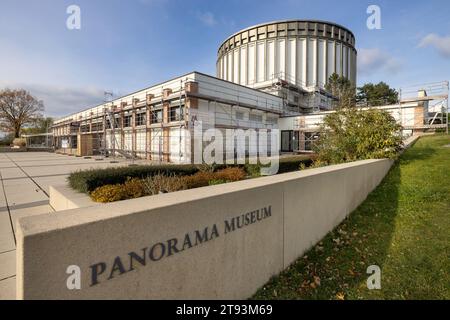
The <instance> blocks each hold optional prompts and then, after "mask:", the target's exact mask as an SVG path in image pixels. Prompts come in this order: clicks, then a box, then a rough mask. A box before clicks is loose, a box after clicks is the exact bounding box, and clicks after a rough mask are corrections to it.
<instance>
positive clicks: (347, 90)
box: [325, 73, 356, 107]
mask: <svg viewBox="0 0 450 320" xmlns="http://www.w3.org/2000/svg"><path fill="white" fill-rule="evenodd" d="M325 89H326V90H327V91H328V92H330V93H331V94H332V95H333V96H334V97H336V98H337V99H338V101H337V104H336V106H337V107H345V106H351V105H353V104H354V102H355V100H356V88H355V86H354V85H353V84H352V82H351V81H350V80H349V79H347V78H346V77H344V76H339V75H338V74H336V73H333V74H332V75H331V76H330V78H329V79H328V81H327V84H326V85H325Z"/></svg>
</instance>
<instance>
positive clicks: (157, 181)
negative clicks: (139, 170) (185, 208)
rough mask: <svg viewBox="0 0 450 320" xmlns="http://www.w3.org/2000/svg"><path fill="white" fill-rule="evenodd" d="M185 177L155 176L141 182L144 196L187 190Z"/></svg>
mask: <svg viewBox="0 0 450 320" xmlns="http://www.w3.org/2000/svg"><path fill="white" fill-rule="evenodd" d="M184 178H185V177H178V176H164V175H161V174H157V175H155V176H153V177H148V178H146V179H144V180H142V183H143V185H144V190H145V193H146V195H155V194H159V193H161V192H163V193H167V192H174V191H180V190H185V189H187V184H186V181H185V179H184Z"/></svg>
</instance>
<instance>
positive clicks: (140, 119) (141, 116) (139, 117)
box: [136, 112, 147, 126]
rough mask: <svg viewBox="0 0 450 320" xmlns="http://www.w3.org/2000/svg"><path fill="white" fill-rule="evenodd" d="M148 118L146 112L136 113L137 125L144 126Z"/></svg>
mask: <svg viewBox="0 0 450 320" xmlns="http://www.w3.org/2000/svg"><path fill="white" fill-rule="evenodd" d="M146 120H147V115H146V114H145V112H142V113H138V114H136V126H144V125H145V122H146Z"/></svg>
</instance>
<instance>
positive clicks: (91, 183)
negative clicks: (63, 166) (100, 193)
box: [68, 165, 198, 193]
mask: <svg viewBox="0 0 450 320" xmlns="http://www.w3.org/2000/svg"><path fill="white" fill-rule="evenodd" d="M196 172H198V168H197V167H195V166H192V165H161V166H136V167H118V168H106V169H92V170H84V171H77V172H73V173H72V174H71V175H70V176H69V178H68V180H69V184H70V186H71V187H72V188H73V189H75V190H77V191H79V192H83V193H89V192H92V191H94V190H95V189H97V188H98V187H101V186H104V185H114V184H124V183H125V182H126V181H127V179H129V178H139V179H145V178H147V177H151V176H155V175H158V174H162V175H166V176H169V175H180V176H183V175H192V174H194V173H196Z"/></svg>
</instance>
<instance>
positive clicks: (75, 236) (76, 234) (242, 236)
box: [17, 160, 392, 299]
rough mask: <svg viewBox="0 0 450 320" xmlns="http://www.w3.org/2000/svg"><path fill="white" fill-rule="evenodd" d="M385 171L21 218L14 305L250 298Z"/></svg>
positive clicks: (310, 174)
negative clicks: (91, 300) (33, 301)
mask: <svg viewBox="0 0 450 320" xmlns="http://www.w3.org/2000/svg"><path fill="white" fill-rule="evenodd" d="M391 165H392V161H390V160H366V161H360V162H355V163H351V164H343V165H337V166H331V167H326V168H320V169H312V170H307V171H302V172H295V173H288V174H282V175H278V176H274V177H264V178H259V179H253V180H247V181H241V182H236V183H230V184H226V185H219V186H212V187H206V188H200V189H195V190H187V191H181V192H176V193H171V194H164V195H159V196H153V197H145V198H140V199H135V200H128V201H123V202H118V203H112V204H107V205H101V206H95V207H90V208H80V209H74V210H68V211H62V212H58V213H57V214H47V215H41V216H35V217H28V218H24V219H22V220H20V222H19V226H18V234H17V241H18V242H17V295H18V298H21V299H89V298H100V299H102V298H103V299H215V298H219V299H242V298H248V297H249V296H251V295H252V294H253V293H254V292H255V291H256V290H257V289H258V288H259V287H261V286H262V285H264V284H265V283H266V282H267V281H268V280H269V279H270V277H271V276H273V275H276V274H278V273H279V272H280V271H282V270H283V269H284V268H286V267H287V266H288V265H289V264H290V263H292V262H293V261H294V260H295V259H296V258H298V257H299V256H301V255H302V253H304V252H305V250H307V249H309V248H310V247H311V246H312V245H314V244H315V243H316V242H318V241H319V240H320V239H322V238H323V237H324V236H325V235H326V234H327V233H328V232H329V231H331V230H332V229H333V228H334V227H335V226H336V225H338V224H339V223H340V222H341V221H342V220H343V219H344V218H345V217H346V215H348V214H349V213H350V212H351V211H352V210H354V209H355V208H356V207H357V206H358V205H359V204H360V203H361V202H362V201H363V200H364V199H365V198H366V197H367V195H368V194H369V193H370V192H371V191H372V190H373V189H374V188H375V187H376V186H377V185H378V184H379V183H380V181H381V180H382V179H383V177H384V176H385V174H386V173H387V172H388V170H389V168H390V166H391ZM78 276H79V281H78Z"/></svg>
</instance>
